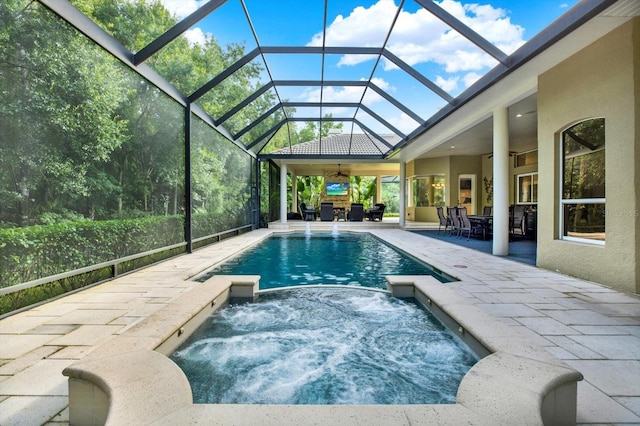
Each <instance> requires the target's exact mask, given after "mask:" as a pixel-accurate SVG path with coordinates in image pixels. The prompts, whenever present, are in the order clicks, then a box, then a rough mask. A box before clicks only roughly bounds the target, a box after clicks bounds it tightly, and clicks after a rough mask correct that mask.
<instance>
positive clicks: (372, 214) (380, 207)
mask: <svg viewBox="0 0 640 426" xmlns="http://www.w3.org/2000/svg"><path fill="white" fill-rule="evenodd" d="M385 208H386V206H385V205H384V204H382V203H378V204H375V205H374V206H373V208H371V209H369V210H367V213H366V215H367V219H369V220H376V219H377V220H379V221H382V216H383V215H384V209H385Z"/></svg>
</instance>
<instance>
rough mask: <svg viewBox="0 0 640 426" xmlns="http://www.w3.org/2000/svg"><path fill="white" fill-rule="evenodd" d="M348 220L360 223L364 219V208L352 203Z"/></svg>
mask: <svg viewBox="0 0 640 426" xmlns="http://www.w3.org/2000/svg"><path fill="white" fill-rule="evenodd" d="M347 216H348V218H349V220H350V221H352V222H362V219H364V206H363V205H362V204H360V203H352V204H351V210H349V213H348V215H347Z"/></svg>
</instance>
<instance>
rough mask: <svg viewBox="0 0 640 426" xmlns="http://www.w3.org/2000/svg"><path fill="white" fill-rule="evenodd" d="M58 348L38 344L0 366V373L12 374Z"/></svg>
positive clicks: (58, 348) (47, 355)
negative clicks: (29, 350) (38, 345)
mask: <svg viewBox="0 0 640 426" xmlns="http://www.w3.org/2000/svg"><path fill="white" fill-rule="evenodd" d="M58 350H60V347H59V346H40V347H37V348H35V349H34V350H32V351H31V352H29V353H27V354H25V355H23V356H21V357H18V358H16V359H12V360H9V361H8V362H7V363H5V364H3V365H2V366H0V375H13V374H16V373H19V372H20V371H22V370H24V369H25V368H27V367H29V366H31V365H33V364H35V363H36V362H38V361H39V360H41V359H43V358H47V357H49V356H50V355H51V354H53V353H55V352H56V351H58Z"/></svg>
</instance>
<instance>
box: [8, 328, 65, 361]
mask: <svg viewBox="0 0 640 426" xmlns="http://www.w3.org/2000/svg"><path fill="white" fill-rule="evenodd" d="M57 337H58V336H56V335H51V334H33V335H30V334H19V335H13V334H4V335H0V342H2V344H1V345H0V359H15V358H18V357H20V356H22V355H24V354H27V353H29V352H31V351H32V350H34V349H36V348H39V347H40V346H43V345H45V344H47V343H50V342H51V341H52V340H54V339H56V338H57Z"/></svg>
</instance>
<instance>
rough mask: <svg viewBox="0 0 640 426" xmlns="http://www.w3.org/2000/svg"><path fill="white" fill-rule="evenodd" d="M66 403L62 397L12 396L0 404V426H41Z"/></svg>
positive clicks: (61, 409) (65, 399) (65, 398)
mask: <svg viewBox="0 0 640 426" xmlns="http://www.w3.org/2000/svg"><path fill="white" fill-rule="evenodd" d="M68 403H69V399H68V398H67V397H64V396H49V397H37V396H13V397H11V398H8V399H6V400H4V401H2V402H0V425H19V426H41V425H42V424H44V423H45V422H47V421H48V420H49V419H51V418H52V417H53V416H55V415H56V414H58V413H59V412H60V411H63V410H64V408H65V407H66V406H67V404H68ZM67 417H68V416H67Z"/></svg>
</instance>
